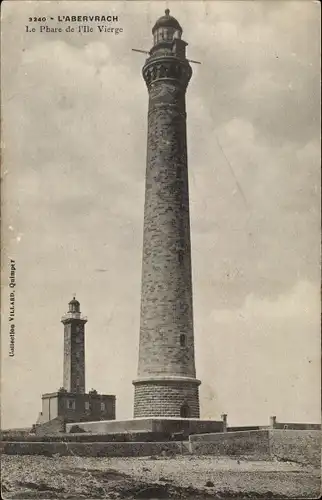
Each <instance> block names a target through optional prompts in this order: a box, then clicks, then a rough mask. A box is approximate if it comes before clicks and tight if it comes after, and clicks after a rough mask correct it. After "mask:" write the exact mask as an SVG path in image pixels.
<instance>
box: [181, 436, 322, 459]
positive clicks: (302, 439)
mask: <svg viewBox="0 0 322 500" xmlns="http://www.w3.org/2000/svg"><path fill="white" fill-rule="evenodd" d="M321 437H322V433H321V431H319V430H288V429H285V430H279V429H262V430H253V431H237V432H224V433H216V434H201V435H195V436H190V438H189V440H190V448H191V453H193V454H196V455H228V456H248V457H252V458H254V459H256V460H268V459H270V460H271V459H274V458H277V459H278V460H285V461H286V460H287V461H294V462H300V463H308V464H312V465H320V464H321V444H322V439H321Z"/></svg>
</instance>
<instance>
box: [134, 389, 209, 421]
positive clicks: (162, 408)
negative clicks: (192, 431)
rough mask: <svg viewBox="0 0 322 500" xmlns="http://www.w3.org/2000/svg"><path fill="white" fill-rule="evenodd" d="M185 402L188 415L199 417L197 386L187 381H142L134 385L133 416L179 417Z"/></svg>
mask: <svg viewBox="0 0 322 500" xmlns="http://www.w3.org/2000/svg"><path fill="white" fill-rule="evenodd" d="M185 404H187V405H188V407H189V417H190V418H199V398H198V386H197V385H196V384H188V383H180V382H178V383H173V382H171V383H166V382H164V383H143V384H137V385H136V386H135V397H134V418H136V417H159V416H163V417H179V418H180V409H181V407H182V406H183V405H185Z"/></svg>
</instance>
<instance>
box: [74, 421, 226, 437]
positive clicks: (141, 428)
mask: <svg viewBox="0 0 322 500" xmlns="http://www.w3.org/2000/svg"><path fill="white" fill-rule="evenodd" d="M74 425H77V426H78V427H80V428H82V429H84V431H86V432H90V433H93V434H114V433H123V432H124V433H125V432H151V433H153V432H158V433H159V432H164V433H169V434H174V433H184V434H185V436H189V435H191V434H205V433H208V432H223V422H222V421H221V420H200V419H198V418H190V419H189V418H134V419H131V420H101V421H99V422H76V423H73V424H66V432H70V429H71V427H72V426H74Z"/></svg>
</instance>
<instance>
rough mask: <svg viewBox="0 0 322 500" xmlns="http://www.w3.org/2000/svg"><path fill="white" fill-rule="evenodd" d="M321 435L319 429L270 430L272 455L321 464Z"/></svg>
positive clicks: (284, 458)
mask: <svg viewBox="0 0 322 500" xmlns="http://www.w3.org/2000/svg"><path fill="white" fill-rule="evenodd" d="M321 437H322V433H321V431H319V430H288V429H287V430H279V429H273V430H270V431H269V445H270V453H271V456H272V457H275V458H278V459H279V460H289V461H295V462H300V463H310V464H314V465H321V444H322V439H321Z"/></svg>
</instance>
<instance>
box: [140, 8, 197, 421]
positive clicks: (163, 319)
mask: <svg viewBox="0 0 322 500" xmlns="http://www.w3.org/2000/svg"><path fill="white" fill-rule="evenodd" d="M152 34H153V41H154V43H153V47H152V49H151V50H150V52H149V57H148V58H147V60H146V62H145V64H144V66H143V78H144V80H145V83H146V86H147V89H148V93H149V111H148V138H147V164H146V186H145V208H144V237H143V265H142V290H141V293H142V295H141V319H140V344H139V363H138V376H137V379H136V380H134V381H133V384H134V387H135V392H134V417H135V418H138V417H179V418H180V417H181V418H199V416H200V415H199V393H198V386H199V384H200V381H199V380H198V379H197V378H196V370H195V354H194V332H193V305H192V283H191V246H190V220H189V190H188V165H187V138H186V104H185V96H186V90H187V86H188V83H189V80H190V78H191V75H192V70H191V67H190V65H189V61H188V60H187V59H186V46H187V43H186V42H184V41H183V40H182V39H181V36H182V28H181V26H180V24H179V23H178V21H177V20H176V19H175V18H174V17H172V16H170V12H169V10H168V9H167V10H166V11H165V15H164V16H162V17H161V18H160V19H158V21H157V22H156V24H155V25H154V27H153V29H152Z"/></svg>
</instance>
